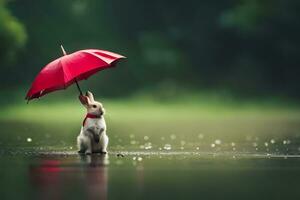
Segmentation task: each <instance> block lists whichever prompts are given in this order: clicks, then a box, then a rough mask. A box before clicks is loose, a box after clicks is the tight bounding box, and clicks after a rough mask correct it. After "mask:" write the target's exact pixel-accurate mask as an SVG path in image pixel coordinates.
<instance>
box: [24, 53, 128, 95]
mask: <svg viewBox="0 0 300 200" xmlns="http://www.w3.org/2000/svg"><path fill="white" fill-rule="evenodd" d="M62 50H63V52H64V54H65V55H64V56H62V57H60V58H58V59H56V60H54V61H52V62H51V63H49V64H47V65H46V66H45V67H44V68H43V69H42V70H41V71H40V73H39V74H38V75H37V76H36V78H35V80H34V81H33V83H32V85H31V88H30V89H29V91H28V92H27V95H26V98H25V99H27V100H31V99H34V98H39V97H41V96H43V95H45V94H47V93H49V92H52V91H55V90H60V89H66V88H67V87H68V86H70V85H71V84H73V83H74V82H76V84H77V86H78V89H79V91H80V92H81V90H80V88H79V85H78V82H77V81H80V80H83V79H87V78H88V77H90V76H91V75H93V74H95V73H96V72H98V71H100V70H103V69H107V68H110V67H113V66H115V63H116V62H117V61H118V60H120V59H122V58H125V57H124V56H122V55H119V54H116V53H112V52H109V51H105V50H99V49H85V50H80V51H76V52H74V53H72V54H68V55H66V53H65V51H64V49H63V47H62Z"/></svg>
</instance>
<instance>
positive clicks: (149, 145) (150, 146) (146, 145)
mask: <svg viewBox="0 0 300 200" xmlns="http://www.w3.org/2000/svg"><path fill="white" fill-rule="evenodd" d="M144 147H145V149H151V148H152V144H151V142H147V143H146V144H145V146H144Z"/></svg>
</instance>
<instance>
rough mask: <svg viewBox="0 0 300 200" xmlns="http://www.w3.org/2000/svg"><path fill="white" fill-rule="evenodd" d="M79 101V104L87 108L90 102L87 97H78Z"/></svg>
mask: <svg viewBox="0 0 300 200" xmlns="http://www.w3.org/2000/svg"><path fill="white" fill-rule="evenodd" d="M79 100H80V102H81V104H82V105H84V106H85V107H87V106H88V105H89V104H90V100H89V98H88V97H87V96H83V95H80V96H79Z"/></svg>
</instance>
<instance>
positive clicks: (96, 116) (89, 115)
mask: <svg viewBox="0 0 300 200" xmlns="http://www.w3.org/2000/svg"><path fill="white" fill-rule="evenodd" d="M87 118H92V119H95V118H101V116H99V115H93V114H89V113H88V114H86V116H85V118H84V120H83V122H82V126H84V124H85V121H86V120H87Z"/></svg>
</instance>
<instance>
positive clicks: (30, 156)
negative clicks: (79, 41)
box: [0, 148, 300, 200]
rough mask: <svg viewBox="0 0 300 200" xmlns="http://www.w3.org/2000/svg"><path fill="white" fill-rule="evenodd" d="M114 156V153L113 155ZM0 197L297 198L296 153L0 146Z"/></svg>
mask: <svg viewBox="0 0 300 200" xmlns="http://www.w3.org/2000/svg"><path fill="white" fill-rule="evenodd" d="M120 153H121V154H122V155H123V156H124V157H123V156H122V155H120ZM0 155H1V157H0V161H1V166H0V177H1V179H0V185H1V199H164V200H165V199H298V198H299V197H300V190H299V186H300V182H299V180H300V156H299V155H297V154H293V155H286V154H279V153H277V154H269V153H238V152H201V151H182V150H179V151H172V150H161V151H152V150H148V151H147V150H143V151H112V152H110V153H109V154H108V155H91V156H85V155H82V156H81V155H78V154H77V153H75V151H65V150H62V151H60V150H58V151H53V150H43V151H41V150H39V149H38V150H37V149H34V148H18V149H2V151H1V154H0Z"/></svg>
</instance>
